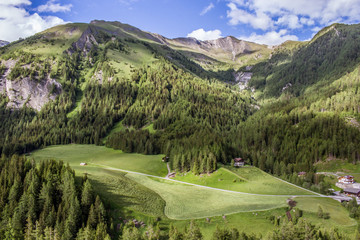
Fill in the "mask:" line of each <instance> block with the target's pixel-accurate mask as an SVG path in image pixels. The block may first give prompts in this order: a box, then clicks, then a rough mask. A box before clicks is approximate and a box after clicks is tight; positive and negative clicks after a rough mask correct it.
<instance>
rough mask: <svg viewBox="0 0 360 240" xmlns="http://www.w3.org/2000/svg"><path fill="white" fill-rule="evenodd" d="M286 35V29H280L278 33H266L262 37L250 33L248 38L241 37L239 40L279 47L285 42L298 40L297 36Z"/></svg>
mask: <svg viewBox="0 0 360 240" xmlns="http://www.w3.org/2000/svg"><path fill="white" fill-rule="evenodd" d="M287 33H288V32H287V30H286V29H282V30H280V31H278V32H276V31H271V32H267V33H265V34H263V35H258V34H256V33H252V34H251V35H250V36H242V37H239V39H243V40H246V41H249V42H256V43H260V44H266V45H271V46H274V45H279V44H281V43H283V42H285V41H287V40H293V41H297V40H299V39H298V37H297V36H295V35H289V34H287Z"/></svg>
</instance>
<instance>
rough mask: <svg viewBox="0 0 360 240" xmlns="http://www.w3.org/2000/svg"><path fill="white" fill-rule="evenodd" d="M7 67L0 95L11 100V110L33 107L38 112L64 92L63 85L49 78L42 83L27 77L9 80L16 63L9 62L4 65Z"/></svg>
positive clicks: (0, 77) (1, 81)
mask: <svg viewBox="0 0 360 240" xmlns="http://www.w3.org/2000/svg"><path fill="white" fill-rule="evenodd" d="M2 64H3V65H5V66H6V71H5V73H4V74H3V75H2V76H0V93H2V94H3V93H5V95H6V96H7V97H8V98H9V103H8V107H9V108H21V107H23V106H28V107H31V108H33V109H35V110H37V111H40V109H41V108H42V107H43V106H44V105H45V104H46V103H48V102H49V101H50V100H54V99H55V98H56V96H57V95H59V94H60V93H61V91H62V87H61V84H60V83H58V82H57V81H55V80H54V79H51V78H50V77H49V76H47V78H46V79H45V80H42V81H40V82H38V81H34V80H31V79H30V78H29V77H25V78H22V79H18V80H13V81H11V80H10V79H8V78H7V76H8V75H9V73H10V72H11V69H12V68H13V67H14V66H15V64H16V61H14V60H8V61H5V62H3V63H2Z"/></svg>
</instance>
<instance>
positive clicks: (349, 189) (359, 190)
mask: <svg viewBox="0 0 360 240" xmlns="http://www.w3.org/2000/svg"><path fill="white" fill-rule="evenodd" d="M344 192H346V193H352V194H359V193H360V189H359V188H345V189H344Z"/></svg>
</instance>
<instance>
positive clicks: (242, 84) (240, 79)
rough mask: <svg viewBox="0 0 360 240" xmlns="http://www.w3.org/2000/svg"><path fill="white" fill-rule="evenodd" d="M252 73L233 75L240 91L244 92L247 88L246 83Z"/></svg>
mask: <svg viewBox="0 0 360 240" xmlns="http://www.w3.org/2000/svg"><path fill="white" fill-rule="evenodd" d="M252 75H253V73H252V72H237V73H234V77H235V81H236V83H237V84H239V88H240V90H244V89H245V88H247V87H248V82H249V81H250V80H251V77H252Z"/></svg>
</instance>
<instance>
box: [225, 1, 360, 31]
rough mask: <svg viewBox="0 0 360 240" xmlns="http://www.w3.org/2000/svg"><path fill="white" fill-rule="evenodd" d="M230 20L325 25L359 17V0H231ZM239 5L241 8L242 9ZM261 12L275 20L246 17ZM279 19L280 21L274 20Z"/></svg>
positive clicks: (345, 21) (278, 25) (281, 25)
mask: <svg viewBox="0 0 360 240" xmlns="http://www.w3.org/2000/svg"><path fill="white" fill-rule="evenodd" d="M228 2H229V4H228V7H229V9H230V10H229V11H228V18H229V23H230V24H232V25H237V24H239V23H245V24H250V25H251V26H252V27H254V28H257V29H263V30H264V28H265V27H266V30H269V29H273V27H275V28H277V27H284V26H285V27H287V28H290V29H295V28H299V27H302V26H304V25H308V26H311V25H321V26H326V25H329V24H331V23H333V22H344V23H354V22H358V21H360V1H359V0H316V1H314V0H296V1H289V0H228ZM239 8H240V9H239ZM251 16H252V17H253V18H254V17H255V16H256V17H257V16H262V18H263V19H265V18H266V17H267V18H268V19H271V20H270V21H271V22H272V24H268V25H266V24H263V25H254V24H252V22H251V21H250V20H248V21H245V20H242V19H244V18H250V19H251ZM274 19H277V21H274Z"/></svg>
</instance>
